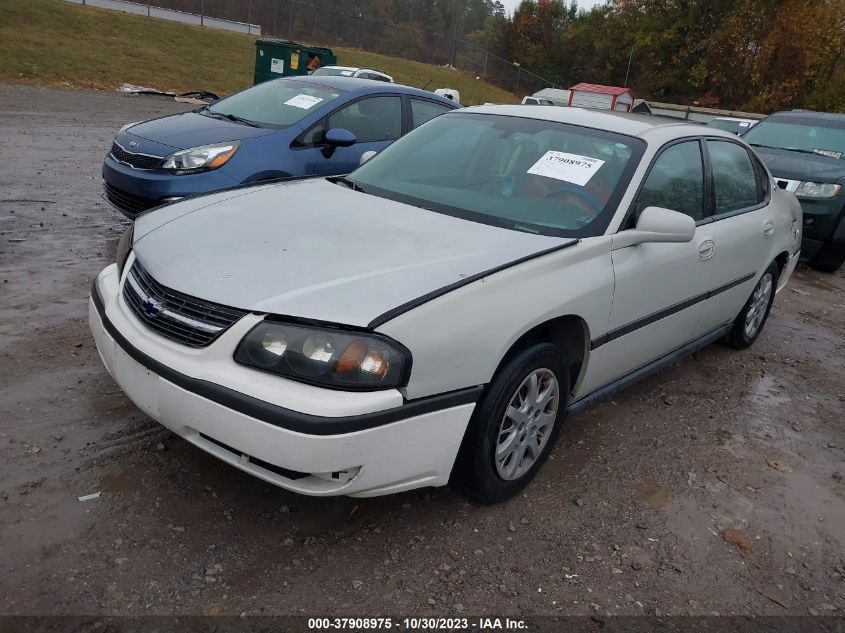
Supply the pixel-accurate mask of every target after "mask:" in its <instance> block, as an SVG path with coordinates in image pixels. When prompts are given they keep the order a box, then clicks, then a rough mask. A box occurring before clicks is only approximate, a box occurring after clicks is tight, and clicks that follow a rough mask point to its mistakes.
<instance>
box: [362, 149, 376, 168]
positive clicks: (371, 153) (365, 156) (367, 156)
mask: <svg viewBox="0 0 845 633" xmlns="http://www.w3.org/2000/svg"><path fill="white" fill-rule="evenodd" d="M376 154H378V152H377V151H375V150H372V149H371V150H370V151H368V152H364V153H363V154H361V160H360V161H358V166H359V167H360V166H361V165H363V164H364V163H366V162H367V161H368V160H370V159H371V158H372V157H373V156H375V155H376Z"/></svg>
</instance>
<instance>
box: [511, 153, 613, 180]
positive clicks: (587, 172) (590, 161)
mask: <svg viewBox="0 0 845 633" xmlns="http://www.w3.org/2000/svg"><path fill="white" fill-rule="evenodd" d="M602 165H604V161H603V160H599V159H598V158H590V157H589V156H579V155H578V154H567V153H566V152H555V151H552V150H549V151H548V152H546V153H545V154H543V155H542V156H541V157H540V160H538V161H537V162H536V163H534V164H533V165H532V166H531V168H530V169H529V170H528V172H527V173H529V174H533V175H535V176H545V177H547V178H554V179H555V180H564V181H566V182H571V183H573V184H576V185H580V186H582V187H583V186H584V185H586V184H587V183H588V182H590V178H592V177H593V174H595V173H596V172H597V171H598V170H599V169H601V166H602Z"/></svg>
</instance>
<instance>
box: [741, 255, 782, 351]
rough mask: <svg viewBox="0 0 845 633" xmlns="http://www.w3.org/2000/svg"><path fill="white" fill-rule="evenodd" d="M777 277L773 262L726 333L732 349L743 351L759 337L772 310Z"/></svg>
mask: <svg viewBox="0 0 845 633" xmlns="http://www.w3.org/2000/svg"><path fill="white" fill-rule="evenodd" d="M779 276H780V270H779V269H778V265H777V264H776V263H774V262H773V263H772V264H771V265H770V266H769V267H768V268H767V269H766V270H765V272H764V273H763V275H762V276H761V277H760V280H759V281H758V282H757V285H756V286H754V291H753V292H752V293H751V296H750V297H749V298H748V301H746V302H745V305H744V306H743V308H742V311H741V312H740V313H739V316H737V317H736V319H734V322H733V326H732V327H731V330H730V332H728V345H730V346H731V347H733V348H734V349H745V348H746V347H750V346H751V345H752V344H753V343H754V341H756V340H757V337H758V336H760V332H762V331H763V326H764V325H765V324H766V320H767V319H768V318H769V312H771V310H772V303H774V300H775V288H776V287H777V282H778V277H779Z"/></svg>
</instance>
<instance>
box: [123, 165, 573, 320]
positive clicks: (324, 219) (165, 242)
mask: <svg viewBox="0 0 845 633" xmlns="http://www.w3.org/2000/svg"><path fill="white" fill-rule="evenodd" d="M568 242H572V240H571V239H568V238H559V237H547V236H541V235H534V234H529V233H521V232H518V231H512V230H508V229H503V228H498V227H493V226H488V225H486V224H480V223H477V222H471V221H469V220H462V219H458V218H453V217H450V216H447V215H443V214H440V213H435V212H432V211H427V210H424V209H420V208H417V207H413V206H409V205H406V204H402V203H399V202H394V201H390V200H386V199H383V198H378V197H376V196H372V195H368V194H364V193H361V192H357V191H352V190H350V189H348V188H346V187H345V186H343V185H338V184H333V183H330V182H328V181H326V180H323V179H317V180H307V181H297V182H290V183H280V184H273V185H259V186H254V187H249V188H241V189H234V190H229V191H225V192H219V193H216V194H212V195H210V196H202V197H197V198H192V199H189V200H186V201H184V202H179V203H175V204H172V205H169V206H166V207H163V208H161V209H159V210H156V211H154V212H152V213H148V214H145V215H142V216H141V217H139V218H138V220H137V221H136V224H135V241H134V245H133V249H134V251H135V254H136V256H137V257H138V259H139V260H140V262H141V263H142V264H143V266H144V268H145V269H146V270H147V271H148V272H149V273H150V274H151V275H152V276H153V277H154V278H155V279H156V280H157V281H158V282H160V283H161V284H164V285H165V286H168V287H170V288H173V289H175V290H179V291H181V292H184V293H186V294H189V295H192V296H196V297H199V298H202V299H206V300H208V301H214V302H217V303H222V304H224V305H228V306H232V307H237V308H242V309H247V310H252V311H256V312H268V313H274V314H280V315H287V316H294V317H301V318H307V319H314V320H320V321H328V322H334V323H344V324H348V325H355V326H367V325H368V324H369V323H370V322H371V321H372V320H373V319H375V318H376V317H377V316H379V315H381V314H383V313H384V312H386V311H388V310H391V309H393V308H396V307H398V306H401V305H403V304H405V303H407V302H409V301H412V300H414V299H417V298H419V297H421V296H423V295H426V294H427V293H430V292H432V291H435V290H438V289H440V288H443V287H444V286H448V285H450V284H453V283H456V282H460V281H462V280H464V279H466V278H467V277H471V276H473V275H477V274H479V273H484V272H487V271H490V270H491V269H494V268H496V267H498V266H501V265H503V264H508V263H510V262H513V261H514V260H517V259H520V258H523V257H526V256H530V255H533V254H535V253H538V252H540V251H544V250H546V249H549V248H552V247H555V246H559V245H562V244H565V243H568Z"/></svg>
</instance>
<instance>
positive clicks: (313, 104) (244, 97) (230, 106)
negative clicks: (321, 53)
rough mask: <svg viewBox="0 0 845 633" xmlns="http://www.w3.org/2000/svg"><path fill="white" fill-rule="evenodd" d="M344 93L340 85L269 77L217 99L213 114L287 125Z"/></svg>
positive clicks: (267, 124)
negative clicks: (259, 82) (338, 86)
mask: <svg viewBox="0 0 845 633" xmlns="http://www.w3.org/2000/svg"><path fill="white" fill-rule="evenodd" d="M342 93H343V91H342V90H339V89H337V88H329V87H328V86H320V85H318V84H313V83H306V82H303V81H295V80H290V79H276V80H273V81H266V82H264V83H262V84H258V85H257V86H253V87H252V88H248V89H247V90H244V91H243V92H239V93H237V94H234V95H232V96H231V97H228V98H226V99H223V100H221V101H218V102H217V103H215V104H214V105H213V106H211V107H210V108H209V109H208V112H210V113H211V114H223V115H232V116H236V117H238V118H240V119H246V120H247V121H249V122H252V123H255V124H258V125H265V126H268V127H288V126H290V125H293V124H295V123H297V122H299V121H300V120H301V119H303V118H305V117H306V116H308V115H309V114H311V113H312V112H314V111H316V110H319V109H321V108H323V107H324V106H325V105H326V104H328V103H331V102H332V101H334V100H335V99H337V98H338V97H339V96H340V95H341V94H342Z"/></svg>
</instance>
